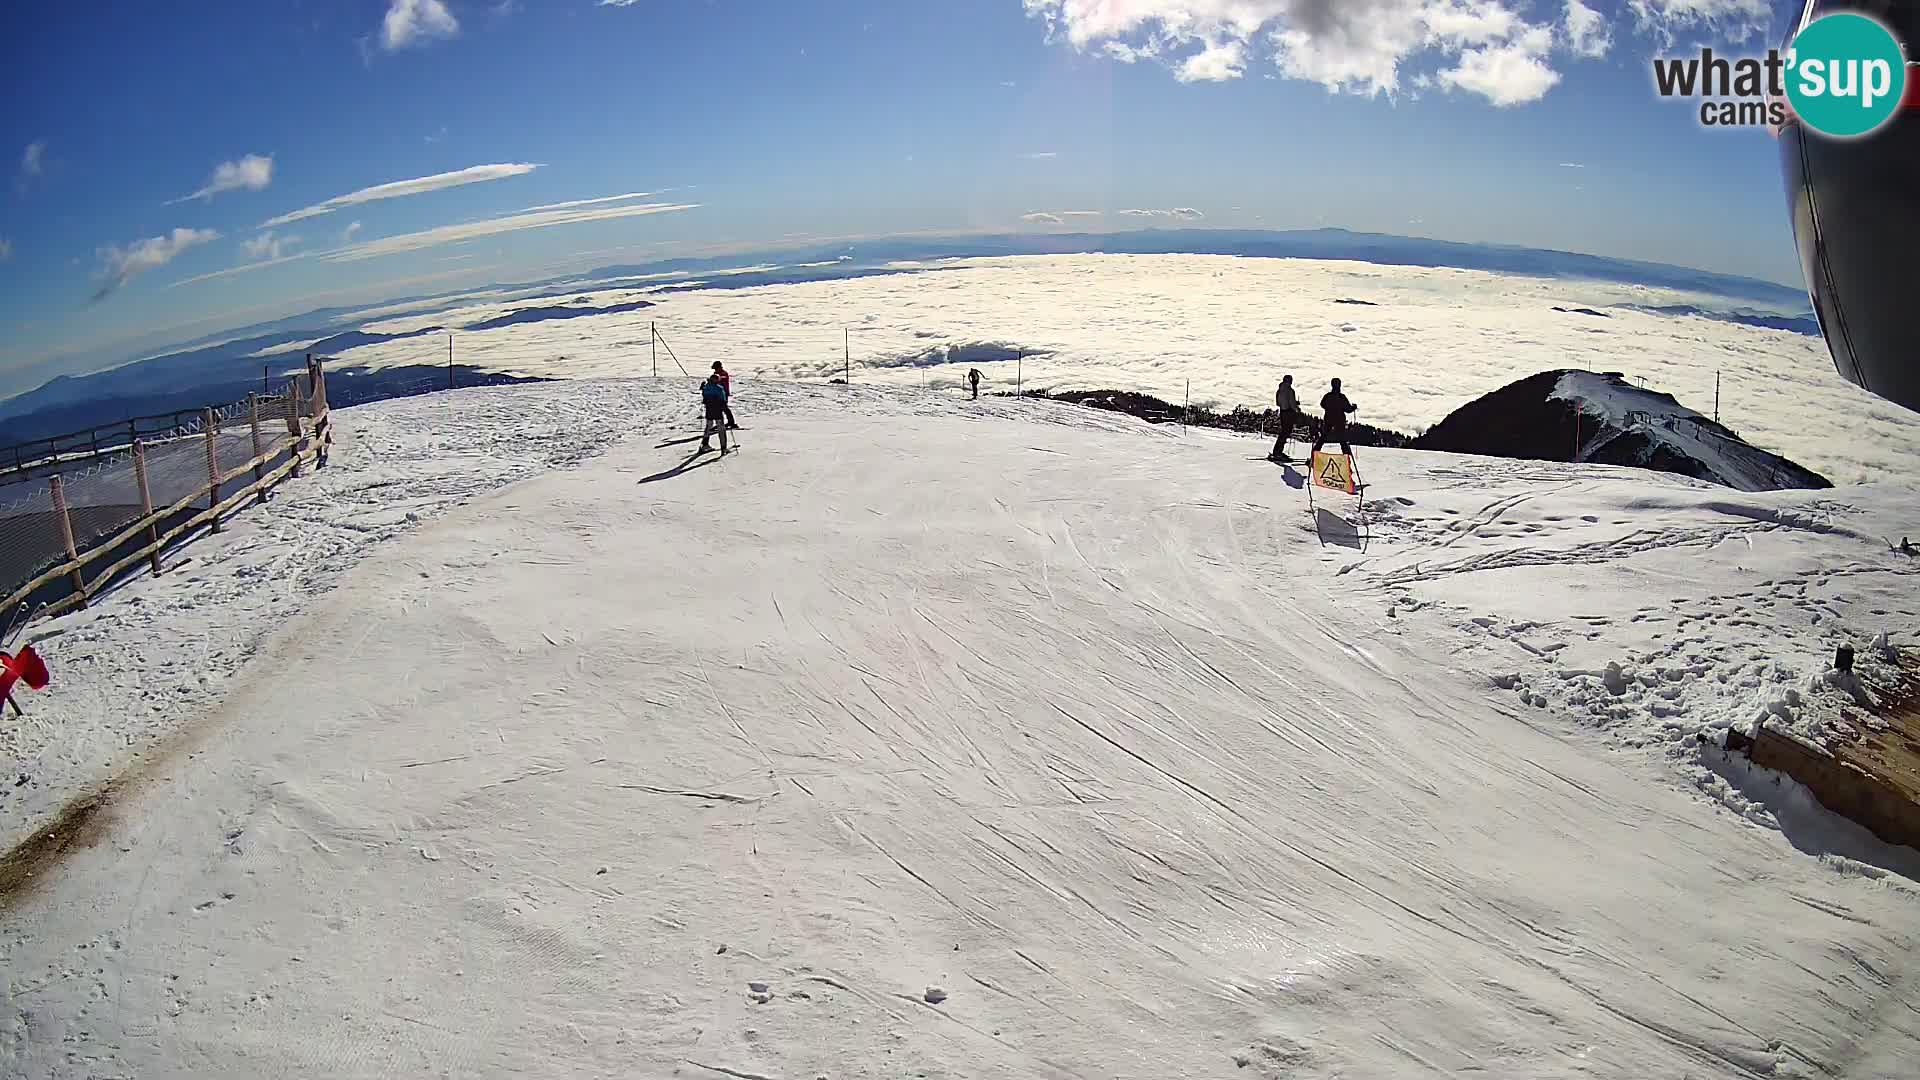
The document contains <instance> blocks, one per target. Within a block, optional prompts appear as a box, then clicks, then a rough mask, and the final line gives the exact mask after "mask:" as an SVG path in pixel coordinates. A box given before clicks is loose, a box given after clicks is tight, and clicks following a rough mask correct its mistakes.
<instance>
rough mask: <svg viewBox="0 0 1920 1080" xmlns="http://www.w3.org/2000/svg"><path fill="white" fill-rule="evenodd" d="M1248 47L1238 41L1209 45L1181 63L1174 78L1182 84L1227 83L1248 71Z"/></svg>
mask: <svg viewBox="0 0 1920 1080" xmlns="http://www.w3.org/2000/svg"><path fill="white" fill-rule="evenodd" d="M1246 62H1247V61H1246V46H1245V45H1244V44H1242V43H1240V42H1238V41H1225V42H1220V43H1218V44H1214V45H1208V46H1207V47H1206V48H1205V49H1203V50H1201V51H1200V52H1197V53H1194V54H1193V55H1192V56H1189V57H1187V58H1186V59H1185V60H1183V61H1181V62H1180V67H1179V68H1178V69H1177V70H1176V71H1175V72H1174V78H1176V79H1179V80H1180V81H1181V82H1227V81H1229V80H1232V79H1237V78H1239V77H1240V76H1241V75H1242V74H1243V73H1244V72H1245V70H1246Z"/></svg>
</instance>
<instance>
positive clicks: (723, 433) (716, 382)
mask: <svg viewBox="0 0 1920 1080" xmlns="http://www.w3.org/2000/svg"><path fill="white" fill-rule="evenodd" d="M700 401H701V403H702V404H704V405H705V406H706V410H707V426H706V429H705V430H704V431H702V432H701V433H700V451H701V452H702V453H705V452H707V451H709V450H712V449H713V443H712V441H711V440H712V438H713V433H714V432H716V431H718V432H719V433H720V452H721V453H722V454H725V453H726V452H727V384H726V383H724V382H722V381H720V376H719V375H717V374H715V375H710V376H708V377H707V381H706V382H704V383H702V384H700Z"/></svg>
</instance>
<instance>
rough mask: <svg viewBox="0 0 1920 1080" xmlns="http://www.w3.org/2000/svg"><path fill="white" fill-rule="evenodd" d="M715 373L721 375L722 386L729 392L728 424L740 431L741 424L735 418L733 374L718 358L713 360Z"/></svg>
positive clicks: (727, 405) (727, 406)
mask: <svg viewBox="0 0 1920 1080" xmlns="http://www.w3.org/2000/svg"><path fill="white" fill-rule="evenodd" d="M713 373H714V374H715V375H717V376H719V377H720V388H721V389H723V390H725V391H726V392H727V404H726V411H727V426H728V427H730V428H732V429H734V430H735V431H738V430H739V429H740V425H739V424H737V423H735V422H734V419H733V376H731V375H729V374H727V369H726V368H724V367H722V366H721V365H720V361H718V360H715V361H714V362H713Z"/></svg>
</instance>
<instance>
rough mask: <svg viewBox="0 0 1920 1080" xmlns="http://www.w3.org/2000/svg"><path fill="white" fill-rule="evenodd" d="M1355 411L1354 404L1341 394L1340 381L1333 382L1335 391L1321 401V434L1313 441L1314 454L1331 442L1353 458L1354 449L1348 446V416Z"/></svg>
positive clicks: (1332, 390) (1330, 391)
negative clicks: (1335, 443)
mask: <svg viewBox="0 0 1920 1080" xmlns="http://www.w3.org/2000/svg"><path fill="white" fill-rule="evenodd" d="M1353 411H1354V405H1353V402H1351V401H1348V400H1347V395H1345V394H1343V393H1341V392H1340V380H1339V379H1335V380H1333V389H1331V390H1329V391H1327V396H1325V397H1323V398H1321V399H1320V412H1321V418H1320V434H1319V437H1317V438H1315V439H1314V440H1313V452H1314V453H1316V454H1317V453H1319V452H1320V448H1321V447H1323V446H1325V445H1327V443H1328V441H1329V440H1331V441H1333V442H1337V443H1339V444H1340V452H1341V453H1343V454H1346V455H1348V456H1352V454H1353V447H1351V446H1349V445H1347V414H1348V413H1350V412H1353Z"/></svg>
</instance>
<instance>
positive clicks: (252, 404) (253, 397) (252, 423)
mask: <svg viewBox="0 0 1920 1080" xmlns="http://www.w3.org/2000/svg"><path fill="white" fill-rule="evenodd" d="M247 426H248V427H249V428H250V429H252V432H253V482H254V483H256V484H257V483H259V482H260V477H261V476H262V475H263V474H264V472H265V471H266V465H265V463H264V462H262V461H261V460H260V455H262V454H264V453H266V452H267V448H266V447H264V446H261V445H260V395H259V394H248V395H247Z"/></svg>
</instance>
